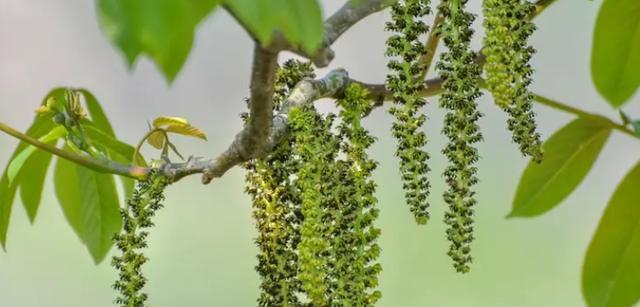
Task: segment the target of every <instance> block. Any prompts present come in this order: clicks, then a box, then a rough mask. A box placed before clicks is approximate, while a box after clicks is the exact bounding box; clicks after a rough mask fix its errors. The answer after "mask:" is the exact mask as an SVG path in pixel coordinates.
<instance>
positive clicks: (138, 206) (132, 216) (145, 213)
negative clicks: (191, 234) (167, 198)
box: [111, 170, 168, 307]
mask: <svg viewBox="0 0 640 307" xmlns="http://www.w3.org/2000/svg"><path fill="white" fill-rule="evenodd" d="M167 184H168V180H167V179H166V178H165V177H164V176H162V175H160V174H158V172H157V171H156V170H152V171H151V172H150V174H149V175H148V176H147V178H146V179H145V180H141V181H138V182H137V183H136V188H135V190H134V191H133V194H132V195H131V197H130V198H129V199H128V200H127V206H126V208H123V209H121V210H120V213H121V215H122V220H123V223H124V226H123V231H122V233H120V234H117V235H115V236H114V241H115V244H116V246H117V247H118V249H119V250H120V252H121V254H120V255H119V256H114V257H113V259H112V262H111V265H112V266H113V267H114V268H116V270H118V273H119V274H118V277H119V279H118V280H117V281H116V282H115V283H114V284H113V288H114V289H115V290H117V291H118V292H119V296H118V297H117V298H116V300H115V302H116V304H118V305H120V306H126V307H142V306H145V302H146V300H147V294H146V293H142V292H141V290H142V288H143V287H144V285H145V283H146V281H147V279H146V278H145V277H144V276H143V275H142V270H141V268H142V265H143V264H144V263H145V262H147V260H148V258H147V257H145V256H144V254H142V252H141V249H143V248H145V247H147V237H148V235H149V233H148V232H147V231H144V230H143V229H145V228H149V227H152V226H153V225H154V224H153V222H152V221H151V218H152V217H153V216H154V215H155V212H156V211H157V210H158V209H160V208H162V202H163V201H164V194H163V193H164V189H165V188H166V186H167Z"/></svg>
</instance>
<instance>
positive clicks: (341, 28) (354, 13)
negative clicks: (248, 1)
mask: <svg viewBox="0 0 640 307" xmlns="http://www.w3.org/2000/svg"><path fill="white" fill-rule="evenodd" d="M391 2H392V1H389V0H361V1H360V2H359V3H357V4H354V1H351V0H347V1H346V2H345V4H344V5H343V6H342V7H341V8H340V9H339V10H338V11H336V12H335V13H334V14H333V15H331V17H329V18H327V20H326V21H325V22H324V37H325V40H324V42H322V44H321V45H320V47H319V48H318V50H317V51H316V52H315V53H314V54H308V53H306V52H305V51H304V50H302V48H300V46H296V45H293V44H291V42H289V41H287V39H286V38H285V37H284V36H283V35H282V33H276V34H275V37H274V39H273V42H272V43H271V45H270V46H269V48H270V49H273V50H278V51H280V50H289V51H291V52H294V53H296V54H298V55H300V56H303V57H305V58H308V59H309V60H311V62H313V64H314V65H315V66H316V67H327V66H328V65H329V63H331V61H332V60H333V58H334V56H335V53H334V52H333V50H332V49H331V45H333V43H334V42H335V41H336V40H337V39H338V38H339V37H340V36H341V35H342V34H343V33H344V32H346V31H347V30H348V29H349V28H351V27H352V26H353V25H355V24H356V23H358V22H359V21H360V20H362V19H364V18H365V17H367V16H369V15H371V14H373V13H376V12H379V11H381V10H383V9H385V8H387V7H389V6H390V5H391Z"/></svg>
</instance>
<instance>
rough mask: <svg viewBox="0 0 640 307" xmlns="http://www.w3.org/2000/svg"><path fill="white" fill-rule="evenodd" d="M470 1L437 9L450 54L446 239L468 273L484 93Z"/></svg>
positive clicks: (446, 67) (447, 1) (443, 64)
mask: <svg viewBox="0 0 640 307" xmlns="http://www.w3.org/2000/svg"><path fill="white" fill-rule="evenodd" d="M466 3H467V0H444V1H442V2H441V3H440V6H439V7H438V9H439V11H440V14H442V16H443V17H444V22H443V23H442V24H441V25H440V28H439V29H438V32H439V34H440V35H441V36H442V40H443V41H444V43H445V45H446V46H447V49H448V51H447V52H444V53H442V55H441V57H440V61H439V62H438V63H437V66H436V68H437V69H438V72H439V73H440V77H441V78H442V79H443V80H444V84H443V88H444V92H443V93H442V95H441V96H440V105H441V106H442V107H443V108H445V109H446V110H448V112H447V114H446V115H445V126H444V128H443V130H442V133H443V134H444V135H446V136H447V137H448V138H449V144H448V145H447V146H446V147H445V148H444V149H443V151H442V152H443V153H444V155H445V156H447V158H448V159H449V162H450V165H449V166H448V167H447V168H446V169H445V172H444V177H445V179H446V181H447V184H448V185H449V190H448V191H446V192H445V193H444V200H445V202H446V203H447V204H449V211H448V212H447V213H446V214H445V223H447V224H448V225H449V229H447V238H448V239H449V241H450V242H451V246H450V248H449V253H448V254H449V256H450V257H451V258H452V259H453V261H454V267H455V268H456V271H458V272H462V273H465V272H468V271H469V263H470V262H471V256H470V251H471V249H470V244H471V241H472V240H473V233H472V232H473V226H472V224H473V209H472V207H473V206H475V204H476V200H475V199H474V195H475V192H474V191H472V190H471V188H472V186H473V185H475V184H476V183H477V182H478V178H477V176H476V173H477V169H476V167H475V166H474V165H475V163H476V162H477V161H478V150H477V149H476V148H475V147H473V144H474V143H477V142H480V141H481V140H482V134H481V133H480V131H479V127H478V124H477V121H478V119H479V118H480V117H481V114H480V112H478V109H477V103H476V99H477V98H478V97H479V96H480V95H481V93H480V90H479V88H478V79H479V77H480V67H479V66H478V65H477V64H476V63H475V62H474V59H475V57H476V54H475V52H473V51H472V50H471V47H470V45H469V44H470V41H471V36H472V35H473V30H472V29H471V23H472V22H473V20H474V18H475V17H474V16H473V15H472V14H470V13H467V12H465V10H464V7H465V4H466Z"/></svg>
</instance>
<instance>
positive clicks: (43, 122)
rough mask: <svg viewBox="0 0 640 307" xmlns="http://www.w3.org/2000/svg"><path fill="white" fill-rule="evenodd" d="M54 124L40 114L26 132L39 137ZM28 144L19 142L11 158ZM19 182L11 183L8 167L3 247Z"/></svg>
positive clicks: (1, 211)
mask: <svg viewBox="0 0 640 307" xmlns="http://www.w3.org/2000/svg"><path fill="white" fill-rule="evenodd" d="M54 126H55V124H54V123H53V121H52V120H51V117H50V116H43V115H39V116H36V118H35V120H34V121H33V123H32V124H31V127H29V128H28V129H27V132H26V134H27V135H29V136H31V137H34V138H39V137H41V136H43V135H45V134H47V133H48V132H49V131H50V130H51V129H53V127H54ZM27 146H28V144H26V143H24V142H20V143H18V146H17V148H16V149H15V151H14V152H13V154H12V155H11V160H13V158H15V157H16V156H17V155H18V154H19V153H20V152H21V151H23V150H24V149H25V148H26V147H27ZM18 184H19V182H14V183H13V184H10V183H9V178H8V176H7V169H5V170H4V172H3V173H2V177H1V178H0V245H2V248H6V243H7V230H8V228H9V218H10V217H11V208H12V206H13V200H14V197H15V193H16V190H17V188H18V186H19V185H18Z"/></svg>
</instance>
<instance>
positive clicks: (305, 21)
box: [225, 0, 324, 53]
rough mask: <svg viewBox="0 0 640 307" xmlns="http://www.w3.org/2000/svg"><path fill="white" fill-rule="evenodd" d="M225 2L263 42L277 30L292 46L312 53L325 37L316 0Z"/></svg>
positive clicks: (265, 42) (227, 0)
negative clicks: (300, 47) (297, 46)
mask: <svg viewBox="0 0 640 307" xmlns="http://www.w3.org/2000/svg"><path fill="white" fill-rule="evenodd" d="M225 4H226V5H227V6H228V7H229V9H230V10H231V12H232V13H233V15H234V16H235V17H236V18H237V19H238V20H239V21H240V23H242V24H243V25H244V26H245V27H246V28H247V29H248V30H249V31H250V32H251V33H252V34H253V35H254V36H255V37H256V38H257V39H258V40H259V41H260V42H262V43H263V45H268V44H269V43H270V41H271V39H272V35H273V33H274V31H276V30H279V31H281V32H282V34H283V35H284V37H285V38H287V40H289V41H290V42H292V43H293V44H294V45H300V46H302V48H303V49H304V50H305V51H306V52H307V53H313V52H314V51H315V50H316V49H317V48H318V47H319V46H320V43H322V40H323V38H324V28H323V24H322V10H321V8H320V5H319V4H318V1H317V0H225Z"/></svg>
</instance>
